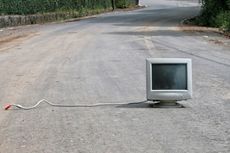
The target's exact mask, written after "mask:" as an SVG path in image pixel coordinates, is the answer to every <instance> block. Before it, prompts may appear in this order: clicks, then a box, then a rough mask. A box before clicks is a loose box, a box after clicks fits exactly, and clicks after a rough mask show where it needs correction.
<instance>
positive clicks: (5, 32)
mask: <svg viewBox="0 0 230 153" xmlns="http://www.w3.org/2000/svg"><path fill="white" fill-rule="evenodd" d="M35 35H38V25H31V26H19V27H10V28H2V29H0V51H3V50H6V49H9V48H12V47H14V46H15V45H17V44H19V43H21V42H22V41H24V40H26V39H28V38H31V37H32V36H35Z"/></svg>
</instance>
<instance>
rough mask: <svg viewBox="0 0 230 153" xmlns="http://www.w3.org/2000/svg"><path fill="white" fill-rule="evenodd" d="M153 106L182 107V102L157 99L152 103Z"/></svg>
mask: <svg viewBox="0 0 230 153" xmlns="http://www.w3.org/2000/svg"><path fill="white" fill-rule="evenodd" d="M151 106H152V107H153V108H184V106H183V105H182V104H179V103H177V101H158V102H156V103H152V104H151Z"/></svg>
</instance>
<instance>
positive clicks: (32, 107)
mask: <svg viewBox="0 0 230 153" xmlns="http://www.w3.org/2000/svg"><path fill="white" fill-rule="evenodd" d="M145 102H146V101H142V102H134V103H96V104H76V105H64V104H54V103H51V102H49V101H48V100H46V99H42V100H40V101H38V102H37V103H36V104H35V105H33V106H30V107H26V106H22V105H19V104H10V105H7V106H5V110H8V109H9V108H10V107H11V106H15V107H17V108H19V109H24V110H30V109H34V108H36V107H38V105H40V104H41V103H46V104H48V105H51V106H54V107H97V106H109V105H131V104H140V103H145Z"/></svg>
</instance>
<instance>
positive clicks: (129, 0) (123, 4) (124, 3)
mask: <svg viewBox="0 0 230 153" xmlns="http://www.w3.org/2000/svg"><path fill="white" fill-rule="evenodd" d="M136 1H137V0H116V7H117V8H128V7H130V6H134V5H136Z"/></svg>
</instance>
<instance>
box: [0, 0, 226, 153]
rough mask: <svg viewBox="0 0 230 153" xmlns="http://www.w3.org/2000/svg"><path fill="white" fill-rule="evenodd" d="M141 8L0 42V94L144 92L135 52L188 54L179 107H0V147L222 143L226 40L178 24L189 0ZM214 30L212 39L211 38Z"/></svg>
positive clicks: (24, 151) (99, 96) (163, 147)
mask: <svg viewBox="0 0 230 153" xmlns="http://www.w3.org/2000/svg"><path fill="white" fill-rule="evenodd" d="M141 4H142V5H147V7H146V8H143V9H138V10H135V11H120V12H112V13H106V14H102V15H98V16H95V17H93V18H90V19H85V20H82V21H75V22H65V23H57V24H46V25H37V26H36V32H35V33H33V34H31V35H29V36H27V37H26V38H25V39H17V40H15V41H14V40H12V41H11V42H10V43H7V44H5V45H2V47H1V51H0V74H1V75H0V85H1V86H0V97H1V99H0V104H1V106H4V105H5V104H6V103H20V104H22V105H26V106H29V105H33V104H34V103H35V102H37V101H38V100H40V99H43V98H45V99H47V100H49V101H51V102H54V103H58V104H86V103H87V104H95V103H117V102H119V103H128V102H141V101H145V100H146V94H145V93H146V91H145V86H146V84H145V59H146V58H149V57H186V58H191V59H192V60H193V87H194V88H193V92H194V95H193V99H192V100H188V101H182V102H181V104H183V105H184V106H185V108H183V109H175V108H171V109H154V108H150V106H149V105H148V104H143V103H141V104H135V105H119V106H108V107H93V108H54V107H50V106H47V105H45V104H43V105H42V106H40V107H39V108H37V109H34V110H29V111H22V110H15V109H14V110H9V111H4V110H0V114H1V115H0V152H1V153H73V152H75V153H229V152H230V48H229V47H228V46H226V45H225V44H224V42H225V41H227V40H225V38H224V37H222V36H220V35H218V34H216V33H213V32H202V31H201V32H199V31H198V32H197V31H182V30H181V28H180V26H179V24H180V22H181V21H182V20H183V19H185V18H189V17H192V16H195V15H197V14H198V13H199V6H198V4H197V2H196V1H192V0H191V1H172V0H143V1H141ZM219 40H221V41H219Z"/></svg>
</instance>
